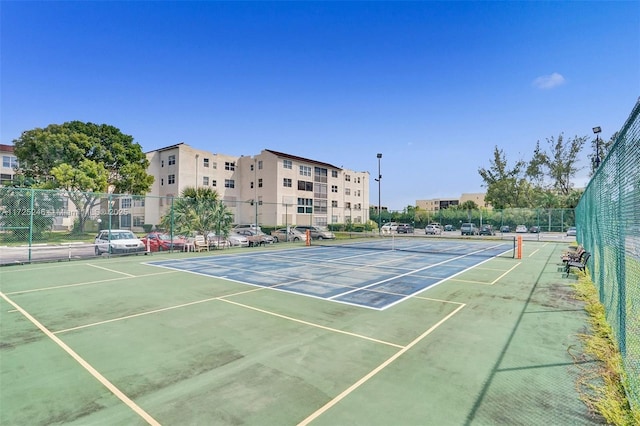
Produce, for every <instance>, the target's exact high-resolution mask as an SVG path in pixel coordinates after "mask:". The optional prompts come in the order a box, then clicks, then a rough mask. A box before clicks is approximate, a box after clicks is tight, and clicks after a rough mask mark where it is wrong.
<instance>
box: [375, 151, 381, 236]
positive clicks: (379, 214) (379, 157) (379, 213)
mask: <svg viewBox="0 0 640 426" xmlns="http://www.w3.org/2000/svg"><path fill="white" fill-rule="evenodd" d="M377 157H378V179H376V182H378V234H380V233H381V232H382V210H381V206H380V182H381V181H382V175H381V174H380V159H381V158H382V154H380V153H378V155H377Z"/></svg>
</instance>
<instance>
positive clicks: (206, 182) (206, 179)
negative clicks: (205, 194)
mask: <svg viewBox="0 0 640 426" xmlns="http://www.w3.org/2000/svg"><path fill="white" fill-rule="evenodd" d="M202 185H203V186H209V176H202Z"/></svg>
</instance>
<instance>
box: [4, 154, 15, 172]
mask: <svg viewBox="0 0 640 426" xmlns="http://www.w3.org/2000/svg"><path fill="white" fill-rule="evenodd" d="M2 167H6V168H8V169H12V168H14V167H15V168H17V167H18V157H14V156H13V155H3V156H2Z"/></svg>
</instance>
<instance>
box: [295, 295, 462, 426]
mask: <svg viewBox="0 0 640 426" xmlns="http://www.w3.org/2000/svg"><path fill="white" fill-rule="evenodd" d="M465 306H466V305H465V304H462V305H461V306H458V307H457V308H456V309H455V310H454V311H453V312H451V313H450V314H449V315H447V316H446V317H444V318H443V319H441V320H440V321H438V322H437V323H436V324H434V325H433V326H432V327H431V328H429V329H428V330H427V331H425V332H424V333H422V334H421V335H420V336H418V337H417V338H416V339H414V340H413V341H412V342H411V343H409V344H408V345H407V346H405V347H404V348H402V349H401V350H399V351H398V352H396V353H395V354H394V355H393V356H391V357H390V358H389V359H387V360H386V361H385V362H383V363H382V364H380V365H379V366H378V367H376V368H374V369H373V370H372V371H371V372H369V374H367V375H366V376H364V377H362V378H361V379H360V380H358V381H357V382H355V383H354V384H353V385H351V386H349V387H348V388H347V389H345V390H344V391H343V392H342V393H341V394H340V395H338V396H336V397H335V398H333V399H332V400H331V401H329V402H327V403H326V404H325V405H323V406H322V407H320V408H319V409H318V410H316V411H315V412H314V413H312V414H311V415H310V416H309V417H307V418H306V419H304V420H303V421H301V422H300V423H298V426H305V425H308V424H309V423H311V422H312V421H314V420H315V419H317V418H318V417H320V416H321V415H322V414H323V413H325V412H326V411H328V410H329V409H330V408H331V407H333V406H334V405H336V404H337V403H338V402H340V401H342V400H343V399H344V398H346V397H347V396H348V395H349V394H350V393H352V392H353V391H355V390H356V389H358V388H359V387H360V386H362V385H363V384H364V383H365V382H367V381H368V380H369V379H371V378H372V377H373V376H375V375H376V374H378V373H379V372H380V371H382V370H383V369H385V368H386V367H387V366H388V365H389V364H391V363H392V362H394V361H395V360H396V359H398V358H399V357H400V356H402V355H403V354H404V353H405V352H407V351H408V350H409V349H411V348H412V347H414V346H415V345H417V344H418V343H419V342H420V341H421V340H422V339H424V338H425V337H427V336H428V335H429V334H431V333H432V332H433V331H434V330H435V329H436V328H438V327H440V325H442V324H443V323H444V322H445V321H446V320H448V319H449V318H451V317H452V316H454V315H455V314H456V313H458V311H459V310H460V309H462V308H464V307H465Z"/></svg>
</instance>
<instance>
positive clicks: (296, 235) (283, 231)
mask: <svg viewBox="0 0 640 426" xmlns="http://www.w3.org/2000/svg"><path fill="white" fill-rule="evenodd" d="M271 236H272V237H273V238H274V240H275V241H276V243H277V242H278V241H304V240H306V239H307V237H306V235H304V234H302V233H301V232H300V231H297V230H295V229H294V228H289V233H288V234H287V228H280V229H276V230H275V231H271Z"/></svg>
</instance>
